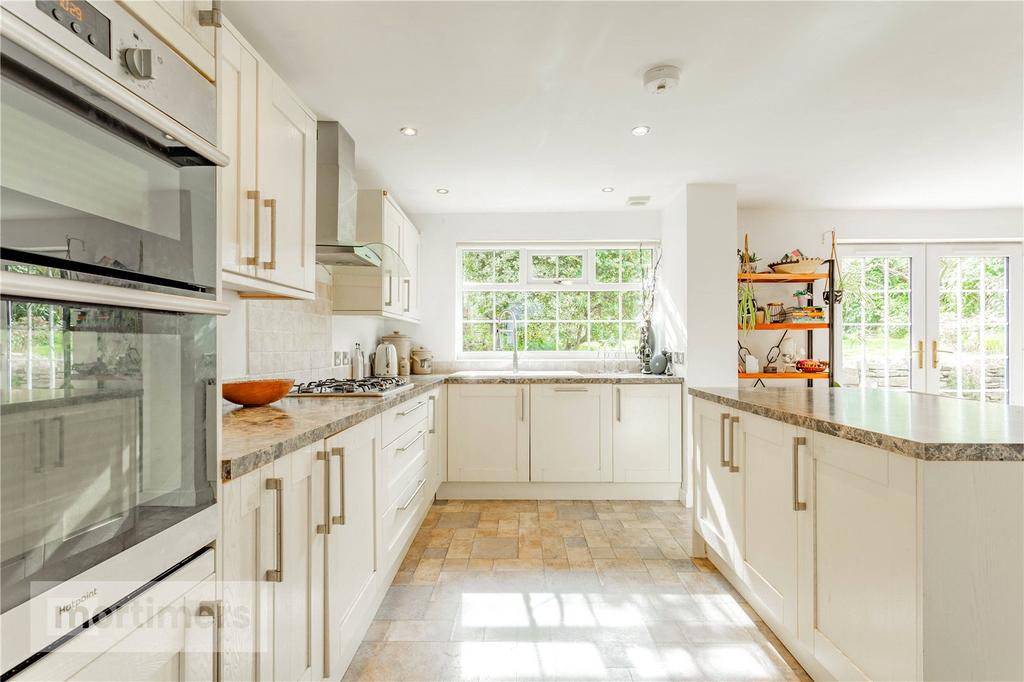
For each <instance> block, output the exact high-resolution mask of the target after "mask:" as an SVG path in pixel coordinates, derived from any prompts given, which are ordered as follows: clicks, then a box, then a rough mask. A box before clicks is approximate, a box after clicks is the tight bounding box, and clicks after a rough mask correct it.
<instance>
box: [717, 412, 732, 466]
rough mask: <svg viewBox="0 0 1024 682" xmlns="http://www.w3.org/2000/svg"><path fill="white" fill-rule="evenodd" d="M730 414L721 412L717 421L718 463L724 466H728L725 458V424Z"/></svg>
mask: <svg viewBox="0 0 1024 682" xmlns="http://www.w3.org/2000/svg"><path fill="white" fill-rule="evenodd" d="M731 416H732V415H731V414H729V413H728V412H723V413H722V414H721V421H720V422H719V423H718V450H719V452H718V463H719V464H720V465H722V466H724V467H727V466H729V460H728V459H726V458H725V424H726V422H728V421H729V417H731ZM730 435H732V434H730Z"/></svg>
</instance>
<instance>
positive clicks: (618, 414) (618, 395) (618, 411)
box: [615, 386, 622, 422]
mask: <svg viewBox="0 0 1024 682" xmlns="http://www.w3.org/2000/svg"><path fill="white" fill-rule="evenodd" d="M615 421H617V422H621V421H622V389H621V388H619V387H618V386H616V387H615Z"/></svg>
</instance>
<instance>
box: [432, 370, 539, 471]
mask: <svg viewBox="0 0 1024 682" xmlns="http://www.w3.org/2000/svg"><path fill="white" fill-rule="evenodd" d="M530 388H531V387H530V386H529V385H515V384H453V385H451V386H449V387H448V415H449V419H448V480H449V481H471V482H508V481H529V480H530V406H529V401H530Z"/></svg>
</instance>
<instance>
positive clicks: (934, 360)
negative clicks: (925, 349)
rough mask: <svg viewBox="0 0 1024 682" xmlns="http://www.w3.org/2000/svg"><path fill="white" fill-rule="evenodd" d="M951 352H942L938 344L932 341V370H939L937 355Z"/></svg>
mask: <svg viewBox="0 0 1024 682" xmlns="http://www.w3.org/2000/svg"><path fill="white" fill-rule="evenodd" d="M952 352H953V351H951V350H942V349H941V348H939V342H938V341H936V340H935V339H932V369H938V368H939V353H952Z"/></svg>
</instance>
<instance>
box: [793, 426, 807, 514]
mask: <svg viewBox="0 0 1024 682" xmlns="http://www.w3.org/2000/svg"><path fill="white" fill-rule="evenodd" d="M806 444H807V439H806V438H804V437H803V436H794V437H793V511H804V510H806V509H807V503H806V502H801V501H800V446H801V445H806Z"/></svg>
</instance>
